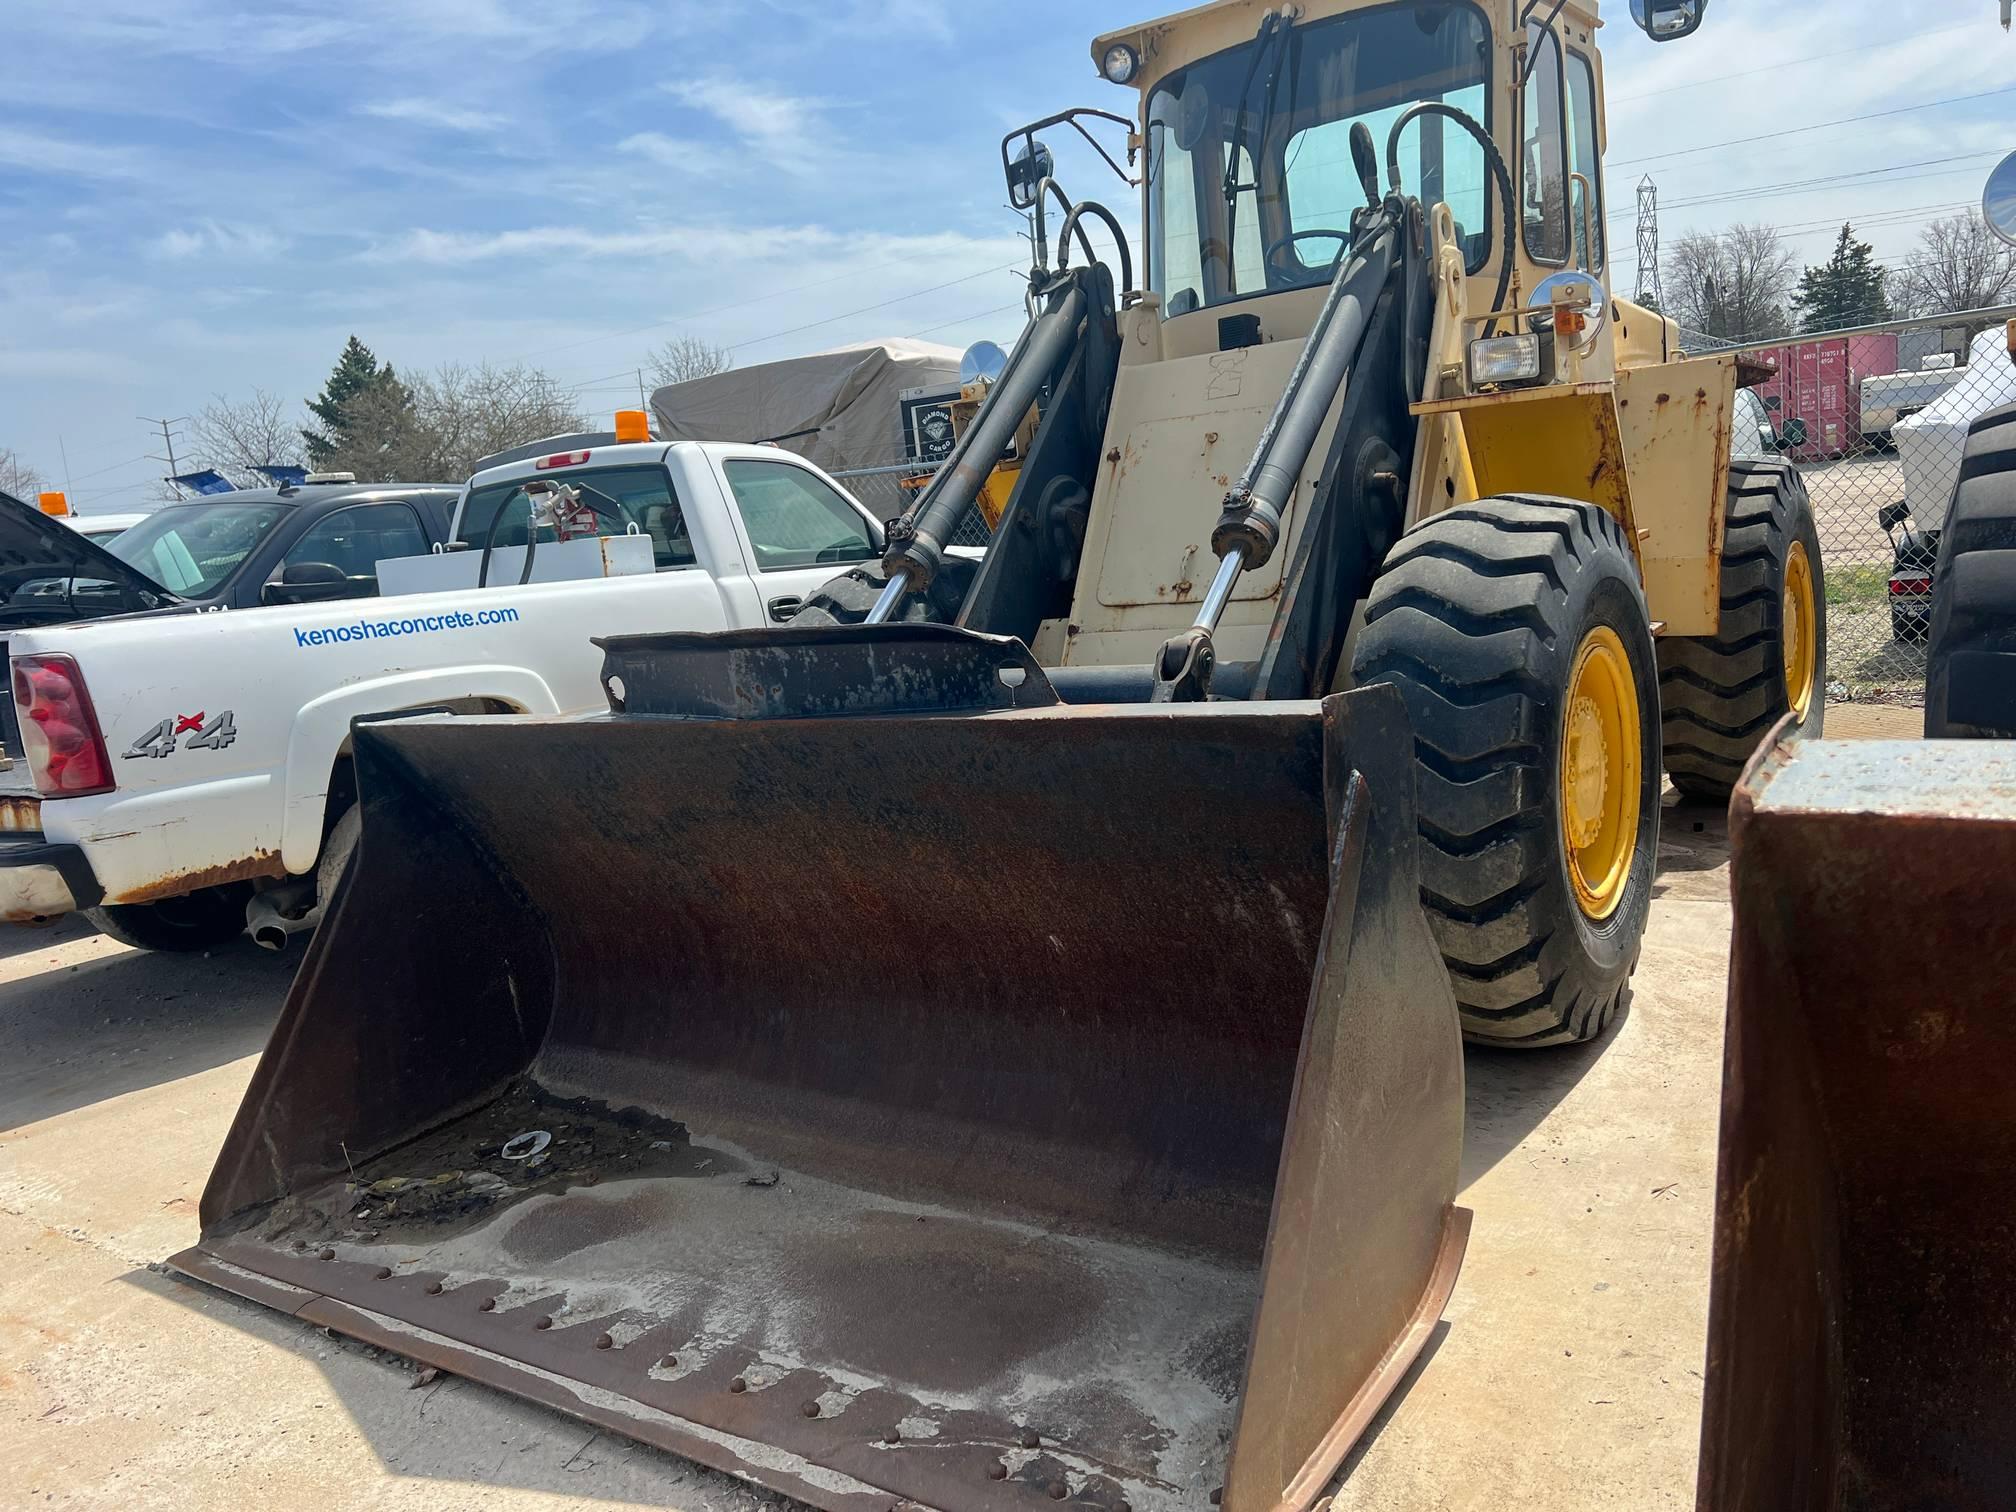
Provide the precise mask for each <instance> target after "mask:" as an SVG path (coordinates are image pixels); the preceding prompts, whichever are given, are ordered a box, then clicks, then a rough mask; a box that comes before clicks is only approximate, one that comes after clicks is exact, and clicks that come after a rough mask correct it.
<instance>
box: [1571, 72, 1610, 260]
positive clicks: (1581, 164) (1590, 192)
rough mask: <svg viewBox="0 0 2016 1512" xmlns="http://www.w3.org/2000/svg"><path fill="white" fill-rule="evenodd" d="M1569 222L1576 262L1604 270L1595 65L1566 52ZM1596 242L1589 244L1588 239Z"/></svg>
mask: <svg viewBox="0 0 2016 1512" xmlns="http://www.w3.org/2000/svg"><path fill="white" fill-rule="evenodd" d="M1568 142H1569V147H1570V149H1571V150H1570V166H1571V167H1572V168H1573V170H1574V172H1575V174H1576V175H1578V176H1577V177H1573V178H1570V179H1569V181H1568V210H1569V216H1568V223H1569V231H1570V234H1571V235H1572V236H1573V237H1574V239H1575V266H1576V267H1578V268H1583V269H1586V270H1587V271H1588V272H1591V273H1601V272H1602V271H1603V256H1604V246H1603V164H1602V160H1601V159H1600V157H1599V156H1598V155H1597V151H1596V69H1595V66H1594V65H1593V64H1591V63H1590V61H1589V60H1588V59H1587V58H1586V57H1584V56H1583V55H1582V54H1581V53H1578V52H1571V53H1569V54H1568ZM1592 241H1593V242H1594V243H1595V245H1594V246H1591V245H1590V243H1591V242H1592Z"/></svg>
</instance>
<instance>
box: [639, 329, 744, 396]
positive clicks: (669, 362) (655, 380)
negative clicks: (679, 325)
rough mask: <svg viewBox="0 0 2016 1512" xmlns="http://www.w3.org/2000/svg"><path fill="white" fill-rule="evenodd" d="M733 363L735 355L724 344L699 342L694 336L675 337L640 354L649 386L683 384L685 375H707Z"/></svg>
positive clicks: (727, 367) (700, 376)
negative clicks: (643, 354) (649, 380)
mask: <svg viewBox="0 0 2016 1512" xmlns="http://www.w3.org/2000/svg"><path fill="white" fill-rule="evenodd" d="M733 366H735V354H734V353H733V352H732V351H730V350H729V349H728V348H727V347H725V346H716V345H715V344H714V343H713V342H711V341H702V340H701V339H700V338H699V337H698V336H677V337H674V338H673V339H672V340H670V341H666V342H661V343H660V344H659V345H657V346H655V347H653V348H652V349H651V350H650V351H649V352H647V353H646V354H645V357H644V372H645V374H646V375H647V376H648V377H649V378H650V379H651V383H652V386H653V387H663V386H664V385H665V384H668V383H684V382H685V381H686V380H687V379H689V378H709V377H712V376H713V375H714V374H716V373H725V372H727V371H728V369H730V368H731V367H733Z"/></svg>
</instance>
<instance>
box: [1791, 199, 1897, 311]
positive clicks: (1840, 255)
mask: <svg viewBox="0 0 2016 1512" xmlns="http://www.w3.org/2000/svg"><path fill="white" fill-rule="evenodd" d="M1888 282H1889V276H1888V275H1887V274H1886V273H1885V272H1884V269H1883V265H1882V264H1881V263H1879V262H1877V261H1876V249H1875V248H1874V247H1872V246H1870V245H1869V243H1867V242H1865V241H1858V240H1857V239H1856V236H1855V228H1854V227H1853V226H1848V225H1844V226H1843V227H1842V228H1841V235H1840V236H1839V237H1838V238H1836V240H1835V242H1834V255H1833V256H1832V257H1830V258H1828V259H1827V261H1825V262H1824V263H1821V264H1819V265H1818V266H1817V267H1809V268H1808V269H1807V270H1806V272H1805V274H1804V275H1803V276H1802V277H1801V278H1800V280H1799V292H1798V294H1797V295H1795V296H1794V299H1793V302H1794V303H1795V304H1797V305H1798V306H1799V316H1800V319H1799V323H1800V327H1801V329H1803V330H1807V331H1838V330H1840V329H1842V328H1843V327H1846V326H1858V325H1873V324H1874V323H1876V322H1877V321H1879V320H1888V319H1889V318H1890V300H1889V297H1888V293H1887V290H1886V287H1885V286H1886V285H1887V284H1888Z"/></svg>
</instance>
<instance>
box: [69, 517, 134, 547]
mask: <svg viewBox="0 0 2016 1512" xmlns="http://www.w3.org/2000/svg"><path fill="white" fill-rule="evenodd" d="M149 513H151V511H149V510H144V509H143V510H138V511H135V512H133V513H130V514H97V515H80V514H71V515H62V516H60V518H61V519H62V521H63V523H64V524H65V525H68V526H69V527H70V528H71V529H72V530H74V531H76V532H77V533H78V534H79V535H81V536H83V537H84V538H85V539H86V540H89V541H95V542H97V543H98V544H99V545H100V546H103V545H104V544H105V543H106V542H107V541H110V540H113V539H115V538H116V537H118V536H119V535H121V534H122V533H124V532H125V531H127V530H130V529H131V528H132V527H133V526H135V525H138V524H139V523H140V522H141V521H142V520H144V519H146V518H147V516H148V514H149Z"/></svg>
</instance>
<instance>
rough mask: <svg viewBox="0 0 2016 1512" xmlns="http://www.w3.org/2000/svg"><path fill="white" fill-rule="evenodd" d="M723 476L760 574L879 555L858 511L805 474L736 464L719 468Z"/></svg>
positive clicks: (780, 465) (786, 467) (782, 466)
mask: <svg viewBox="0 0 2016 1512" xmlns="http://www.w3.org/2000/svg"><path fill="white" fill-rule="evenodd" d="M722 471H723V472H724V473H725V474H726V475H727V478H728V487H729V489H730V490H731V491H732V492H733V493H734V495H735V505H736V507H737V508H738V509H740V510H741V511H742V523H743V525H744V526H746V527H747V528H748V531H749V544H750V545H751V546H753V547H754V548H755V549H756V567H757V570H758V571H760V572H775V571H777V570H778V569H780V568H784V567H810V566H813V565H814V564H816V563H820V562H865V561H867V560H868V559H869V558H870V557H873V556H875V555H877V551H876V547H875V538H874V535H873V533H872V532H871V531H870V530H869V528H868V522H867V521H866V520H864V519H862V518H861V513H860V511H859V510H857V509H855V508H854V507H853V506H852V505H851V504H849V503H848V502H847V501H846V500H845V499H844V498H842V497H841V496H840V495H839V494H838V493H837V492H835V491H834V490H833V489H832V488H830V487H828V486H827V485H826V484H825V483H823V482H821V481H820V480H819V478H818V477H816V476H815V475H813V474H812V473H809V472H807V471H806V470H805V469H804V468H802V467H794V466H792V465H791V464H790V463H788V462H754V461H749V460H746V459H742V458H737V459H735V460H732V461H729V462H725V463H723V464H722Z"/></svg>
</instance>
